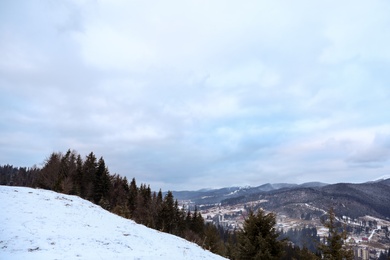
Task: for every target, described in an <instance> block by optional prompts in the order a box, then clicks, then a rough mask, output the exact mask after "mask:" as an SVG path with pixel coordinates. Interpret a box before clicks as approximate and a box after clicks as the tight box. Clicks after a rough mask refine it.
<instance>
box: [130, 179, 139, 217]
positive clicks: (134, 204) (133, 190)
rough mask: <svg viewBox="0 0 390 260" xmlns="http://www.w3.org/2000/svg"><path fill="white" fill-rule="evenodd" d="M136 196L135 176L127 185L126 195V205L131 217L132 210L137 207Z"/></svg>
mask: <svg viewBox="0 0 390 260" xmlns="http://www.w3.org/2000/svg"><path fill="white" fill-rule="evenodd" d="M137 196H138V187H137V183H136V182H135V178H133V179H132V180H131V182H130V186H129V196H128V207H129V210H130V216H131V217H133V215H134V211H135V209H136V207H137Z"/></svg>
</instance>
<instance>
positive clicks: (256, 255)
mask: <svg viewBox="0 0 390 260" xmlns="http://www.w3.org/2000/svg"><path fill="white" fill-rule="evenodd" d="M275 224H276V220H275V215H274V214H273V213H268V214H265V213H264V211H263V210H261V209H259V210H258V211H257V213H256V214H254V213H253V211H250V212H249V216H248V217H247V219H245V222H244V227H243V230H242V231H241V232H240V233H239V234H238V248H237V250H238V252H237V253H238V255H237V258H238V259H270V260H272V259H279V257H280V256H281V255H282V251H283V244H284V243H283V242H281V241H279V240H278V236H279V234H278V233H277V232H276V229H275V227H274V226H275Z"/></svg>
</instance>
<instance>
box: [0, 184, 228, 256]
mask: <svg viewBox="0 0 390 260" xmlns="http://www.w3.org/2000/svg"><path fill="white" fill-rule="evenodd" d="M0 208H1V213H0V259H23V260H25V259H40V260H41V259H223V258H222V257H220V256H218V255H214V254H212V253H210V252H209V251H205V250H203V249H202V248H200V247H199V246H197V245H195V244H193V243H190V242H188V241H186V240H184V239H181V238H178V237H176V236H173V235H169V234H165V233H161V232H158V231H155V230H152V229H149V228H146V227H145V226H142V225H138V224H136V223H135V222H133V221H130V220H127V219H124V218H121V217H119V216H116V215H114V214H111V213H109V212H107V211H105V210H103V209H102V208H100V207H99V206H96V205H94V204H92V203H91V202H89V201H86V200H83V199H81V198H79V197H76V196H68V195H64V194H60V193H56V192H52V191H46V190H40V189H30V188H22V187H7V186H0Z"/></svg>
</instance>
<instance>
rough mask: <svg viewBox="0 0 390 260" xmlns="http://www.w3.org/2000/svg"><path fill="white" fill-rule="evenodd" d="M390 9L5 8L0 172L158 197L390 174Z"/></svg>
mask: <svg viewBox="0 0 390 260" xmlns="http://www.w3.org/2000/svg"><path fill="white" fill-rule="evenodd" d="M389 14H390V2H389V1H387V0H378V1H376V0H374V1H310V0H307V1H303V0H299V1H279V0H273V1H259V0H256V1H229V0H228V1H226V0H215V1H203V0H200V1H199V0H196V1H195V0H184V1H183V0H167V1H125V0H123V1H113V0H95V1H93V0H91V1H89V0H86V1H81V0H80V1H76V0H75V1H72V0H66V1H54V0H39V1H28V0H26V1H22V0H20V1H19V0H17V1H14V0H4V1H1V2H0V164H1V165H2V164H12V165H14V166H27V167H29V166H33V165H34V164H36V165H38V166H39V165H42V163H43V161H44V159H45V158H46V157H47V156H48V155H49V154H50V153H52V152H57V151H61V152H66V150H67V149H69V148H70V149H74V150H76V151H77V152H79V153H80V154H81V155H83V156H85V155H87V154H88V153H89V152H91V151H93V152H94V153H95V154H96V155H97V156H98V157H100V156H103V158H104V159H105V161H106V164H107V166H108V167H109V170H110V172H111V173H118V174H120V175H125V176H127V177H129V178H132V177H135V178H136V180H137V182H139V183H141V182H142V183H148V184H150V185H151V187H152V189H158V188H162V189H163V190H167V189H171V190H182V189H200V188H206V187H208V188H216V187H225V186H235V185H251V186H257V185H261V184H264V183H267V182H271V183H275V182H290V183H303V182H308V181H322V182H328V183H335V182H363V181H368V180H374V179H377V178H379V177H381V176H385V175H387V176H389V174H390V112H389V111H390V47H389V46H390V29H389V28H390V15H389Z"/></svg>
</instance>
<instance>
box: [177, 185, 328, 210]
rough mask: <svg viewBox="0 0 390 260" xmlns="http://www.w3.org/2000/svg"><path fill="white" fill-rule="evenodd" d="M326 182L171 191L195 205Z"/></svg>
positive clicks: (180, 198)
mask: <svg viewBox="0 0 390 260" xmlns="http://www.w3.org/2000/svg"><path fill="white" fill-rule="evenodd" d="M326 185H328V184H325V183H321V182H308V183H304V184H300V185H298V184H291V183H272V184H271V183H266V184H263V185H260V186H257V187H249V186H246V187H229V188H221V189H207V190H206V189H202V190H198V191H173V192H172V193H173V196H174V197H175V198H177V199H178V200H191V201H192V202H193V203H195V204H197V205H207V204H215V203H220V202H222V201H223V200H226V199H236V198H242V197H245V196H249V195H253V194H258V193H262V192H270V191H275V190H280V189H292V188H297V187H323V186H326Z"/></svg>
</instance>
